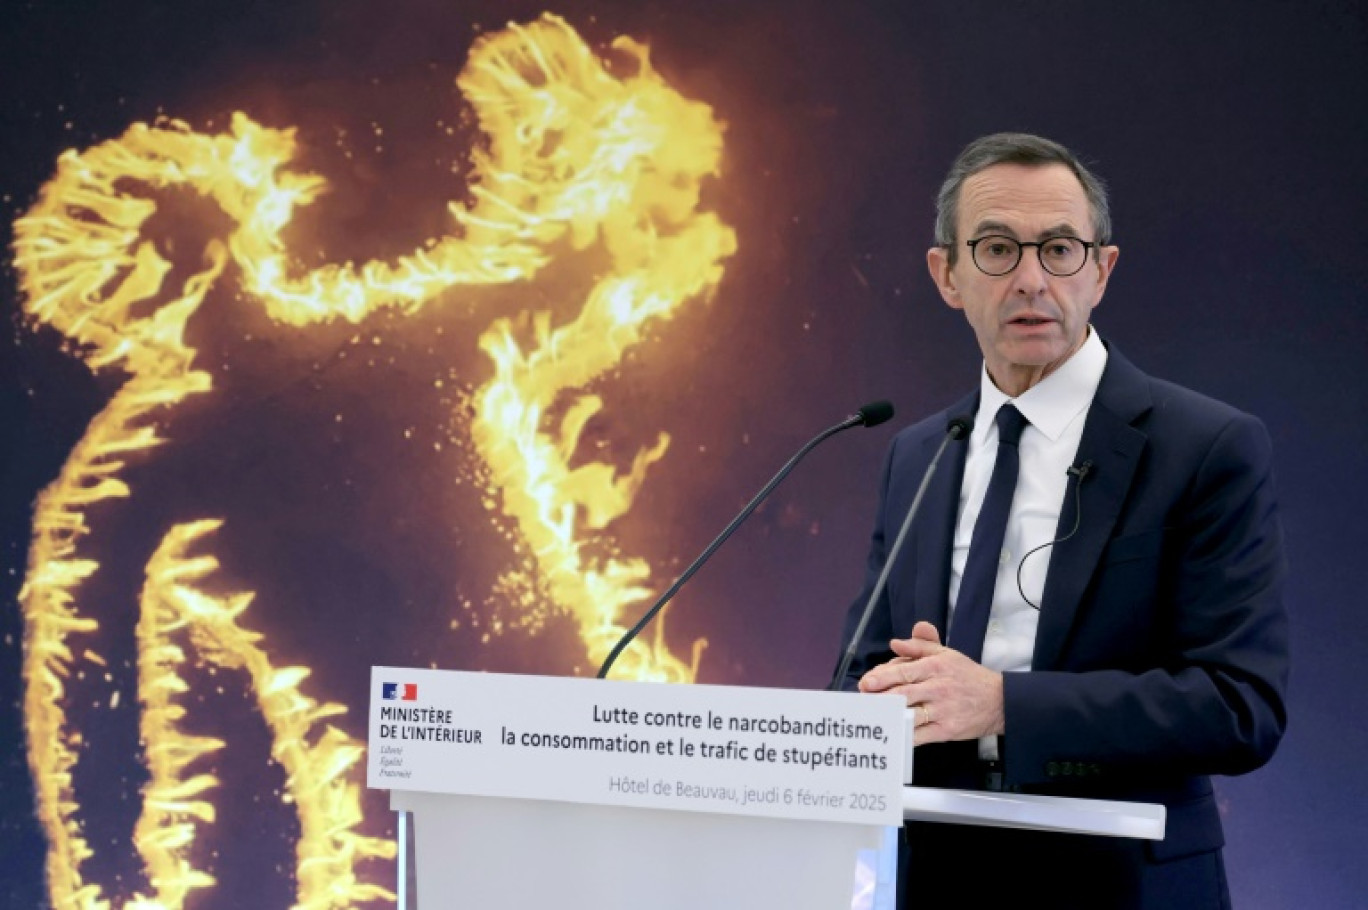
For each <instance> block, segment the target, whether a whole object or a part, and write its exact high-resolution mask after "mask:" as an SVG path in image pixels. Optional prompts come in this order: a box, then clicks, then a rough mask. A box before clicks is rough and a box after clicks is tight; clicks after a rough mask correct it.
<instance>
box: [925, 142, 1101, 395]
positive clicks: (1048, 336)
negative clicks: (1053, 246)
mask: <svg viewBox="0 0 1368 910" xmlns="http://www.w3.org/2000/svg"><path fill="white" fill-rule="evenodd" d="M956 223H957V227H956V230H957V237H956V243H957V244H958V249H957V254H958V255H957V258H956V261H955V264H954V265H953V266H952V265H951V264H950V258H949V255H948V252H947V251H946V250H944V249H942V248H940V247H934V248H932V249H931V250H930V251H929V252H928V253H927V265H928V267H929V268H930V270H931V278H932V280H934V281H935V282H936V286H937V287H938V288H939V289H940V292H941V296H942V297H944V298H945V302H946V303H947V304H949V305H950V306H952V307H954V308H955V309H957V310H963V311H964V315H965V318H967V319H968V320H969V325H970V326H972V327H973V329H974V334H975V335H976V336H977V337H978V343H979V348H980V349H981V350H982V351H983V358H984V361H985V362H986V364H987V366H988V374H989V375H990V376H992V378H993V381H994V382H995V383H996V384H997V386H998V388H1000V389H1002V391H1004V392H1006V393H1007V394H1008V395H1011V396H1016V395H1020V394H1021V393H1022V392H1024V391H1026V389H1029V388H1030V387H1031V386H1033V385H1035V384H1036V383H1037V382H1039V381H1040V380H1041V379H1044V378H1045V377H1046V376H1048V375H1049V374H1050V373H1052V372H1054V370H1055V369H1056V368H1058V367H1059V365H1060V364H1062V363H1063V362H1064V361H1065V360H1068V359H1069V357H1070V356H1072V354H1073V353H1074V352H1075V351H1077V350H1078V349H1079V347H1080V346H1082V344H1083V341H1084V339H1085V338H1086V337H1087V332H1088V316H1089V313H1090V312H1091V311H1092V308H1093V307H1095V306H1097V304H1098V303H1099V302H1100V301H1101V300H1102V292H1103V291H1104V290H1106V287H1107V278H1108V276H1110V275H1111V270H1112V268H1113V266H1115V265H1116V258H1117V256H1118V255H1119V250H1117V248H1116V247H1114V246H1111V247H1103V248H1101V250H1100V251H1094V252H1099V253H1100V255H1099V256H1096V257H1094V256H1093V255H1091V253H1090V254H1089V256H1088V260H1087V263H1086V264H1085V265H1084V266H1083V268H1082V269H1081V270H1080V271H1079V272H1078V273H1077V274H1075V275H1069V276H1067V277H1064V278H1061V277H1058V276H1056V275H1051V274H1050V273H1049V272H1047V271H1045V269H1044V268H1042V267H1041V264H1040V259H1039V257H1038V256H1037V255H1036V248H1035V247H1027V248H1025V249H1023V250H1022V256H1021V262H1020V263H1019V264H1018V265H1017V267H1016V268H1015V269H1014V270H1012V271H1011V272H1008V273H1007V274H1006V275H1001V276H997V277H994V276H991V275H985V274H984V273H983V272H981V271H979V269H978V267H977V266H975V265H974V260H973V257H972V255H970V249H969V247H967V246H965V245H964V243H965V241H967V240H974V239H976V238H979V237H983V236H986V235H989V234H998V235H1003V236H1007V237H1011V238H1013V239H1015V240H1019V241H1022V242H1032V241H1041V240H1046V239H1048V238H1051V237H1059V236H1069V237H1078V238H1080V239H1082V240H1094V239H1095V238H1094V232H1093V220H1092V211H1091V209H1090V207H1089V205H1088V201H1087V197H1086V196H1085V195H1084V194H1083V186H1082V184H1080V183H1079V182H1078V178H1077V177H1075V176H1074V174H1073V172H1072V171H1071V170H1069V169H1068V168H1067V167H1065V166H1064V165H1062V164H1051V165H1044V166H1040V167H1028V166H1025V165H1019V164H998V165H994V166H992V167H990V168H986V169H985V170H982V171H980V172H979V173H977V174H975V175H974V176H972V177H970V178H969V179H967V180H966V181H964V186H963V187H962V188H961V191H960V200H959V212H958V217H957V220H956Z"/></svg>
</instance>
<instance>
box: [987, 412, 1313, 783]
mask: <svg viewBox="0 0 1368 910" xmlns="http://www.w3.org/2000/svg"><path fill="white" fill-rule="evenodd" d="M1137 495H1147V494H1146V491H1143V490H1142V491H1137ZM1164 516H1165V520H1164V522H1163V527H1162V528H1156V529H1155V533H1154V534H1153V535H1152V538H1153V540H1154V546H1153V548H1152V550H1153V554H1154V562H1153V563H1152V564H1151V565H1152V567H1153V575H1154V576H1155V577H1154V579H1153V584H1154V591H1155V599H1154V602H1153V603H1152V605H1151V608H1152V610H1153V614H1152V615H1151V616H1149V617H1147V619H1146V622H1145V624H1144V626H1143V628H1144V629H1145V630H1146V635H1145V636H1144V637H1145V638H1146V639H1147V640H1146V642H1145V643H1143V644H1141V645H1139V646H1138V649H1139V653H1143V654H1144V657H1145V659H1144V660H1134V659H1133V658H1134V656H1135V653H1136V652H1131V653H1130V654H1127V655H1126V659H1122V660H1117V661H1115V662H1114V668H1113V666H1109V661H1108V655H1089V656H1088V659H1087V660H1086V661H1083V660H1082V659H1081V658H1080V657H1079V655H1073V656H1071V657H1070V656H1066V660H1065V661H1064V662H1063V664H1062V665H1061V666H1060V667H1059V668H1057V669H1046V670H1033V671H1032V672H1029V673H1008V674H1006V676H1005V678H1004V700H1005V713H1006V733H1005V736H1004V747H1005V753H1004V759H1005V765H1006V767H1005V771H1006V778H1007V781H1008V782H1009V783H1011V784H1015V785H1019V786H1020V785H1027V786H1029V785H1032V784H1042V783H1051V782H1053V783H1058V782H1061V779H1062V778H1072V779H1073V780H1074V781H1075V782H1078V783H1082V782H1084V780H1085V779H1087V778H1096V779H1097V783H1099V784H1100V783H1103V781H1104V780H1105V779H1107V778H1112V777H1113V776H1120V775H1123V776H1124V777H1125V778H1126V779H1129V780H1136V779H1137V778H1139V779H1144V778H1151V777H1152V778H1156V779H1164V778H1171V777H1172V776H1175V775H1195V774H1239V773H1244V772H1246V771H1250V770H1252V769H1254V768H1257V767H1259V766H1260V765H1262V764H1263V763H1264V762H1266V761H1267V760H1268V759H1269V758H1270V757H1271V756H1272V754H1273V751H1274V749H1275V748H1276V746H1277V744H1278V741H1279V740H1280V739H1281V737H1282V735H1283V732H1284V730H1285V729H1286V726H1287V708H1286V703H1285V694H1286V685H1287V675H1288V663H1289V656H1288V619H1287V615H1286V611H1285V609H1284V607H1283V603H1282V585H1283V579H1284V576H1285V559H1284V555H1283V544H1282V533H1281V529H1280V526H1279V523H1278V517H1277V505H1276V497H1275V493H1274V485H1273V476H1272V453H1271V446H1270V443H1269V439H1268V435H1267V432H1266V431H1265V429H1264V427H1263V425H1262V424H1261V423H1260V422H1259V421H1257V420H1256V419H1254V418H1252V417H1249V416H1248V415H1244V414H1238V415H1236V416H1234V417H1232V418H1230V419H1229V420H1228V422H1226V423H1225V424H1224V425H1223V426H1222V427H1221V428H1220V429H1219V431H1218V432H1216V433H1215V434H1214V436H1213V438H1212V443H1211V445H1210V446H1209V448H1208V449H1207V451H1206V453H1205V456H1204V457H1203V458H1201V459H1200V463H1199V464H1198V465H1197V467H1196V468H1195V470H1194V471H1192V472H1190V475H1189V477H1188V478H1186V482H1185V483H1184V484H1183V485H1182V488H1181V492H1179V493H1177V494H1176V495H1175V501H1174V503H1173V505H1172V507H1171V508H1168V509H1166V510H1165V511H1164ZM1134 537H1135V535H1132V539H1134ZM1111 563H1112V566H1111V568H1113V569H1115V568H1116V566H1117V564H1118V560H1117V559H1113V560H1112V561H1111ZM1108 571H1109V566H1108V565H1107V564H1106V561H1105V560H1104V564H1103V565H1102V566H1101V568H1100V569H1099V570H1098V575H1097V576H1095V577H1094V579H1093V584H1092V585H1091V588H1090V590H1093V591H1094V598H1095V600H1094V602H1093V603H1091V604H1086V605H1085V607H1084V609H1090V610H1092V611H1093V613H1092V618H1091V619H1090V620H1087V621H1094V622H1096V621H1098V618H1099V617H1105V616H1106V610H1107V605H1106V604H1105V603H1101V602H1100V601H1099V598H1101V597H1102V596H1103V595H1102V594H1099V593H1097V592H1107V591H1116V590H1117V587H1116V585H1115V583H1113V585H1112V587H1110V588H1108V587H1107V586H1106V585H1105V583H1104V582H1105V578H1104V577H1103V576H1105V574H1106V573H1107V572H1108ZM1128 571H1131V572H1135V571H1136V568H1135V565H1134V562H1133V561H1132V565H1131V568H1130V569H1129V570H1128ZM1142 571H1143V570H1142ZM1131 578H1134V579H1136V580H1140V579H1141V576H1139V575H1136V576H1131ZM1074 664H1079V665H1077V666H1076V665H1074Z"/></svg>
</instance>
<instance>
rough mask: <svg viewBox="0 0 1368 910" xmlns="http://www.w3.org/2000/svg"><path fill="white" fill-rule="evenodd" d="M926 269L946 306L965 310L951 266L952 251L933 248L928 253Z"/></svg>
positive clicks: (938, 247)
mask: <svg viewBox="0 0 1368 910" xmlns="http://www.w3.org/2000/svg"><path fill="white" fill-rule="evenodd" d="M926 269H927V271H929V272H930V273H931V280H932V281H934V282H935V283H936V289H937V290H939V291H940V295H941V298H942V299H944V300H945V303H946V305H947V306H949V307H951V308H953V309H956V310H962V309H964V302H963V301H962V300H961V299H960V293H959V287H958V286H957V285H956V284H955V275H954V267H953V266H951V265H950V251H949V250H947V249H946V248H945V247H943V246H933V247H931V249H929V250H927V251H926Z"/></svg>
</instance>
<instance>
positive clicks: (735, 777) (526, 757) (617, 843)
mask: <svg viewBox="0 0 1368 910" xmlns="http://www.w3.org/2000/svg"><path fill="white" fill-rule="evenodd" d="M909 727H910V719H908V712H906V711H905V709H904V707H903V705H902V702H901V700H900V699H898V698H896V697H895V696H887V697H876V696H868V697H864V696H862V697H858V698H857V697H852V696H850V695H849V694H846V693H830V692H806V691H802V692H799V691H792V690H772V689H770V690H766V689H742V688H736V687H725V686H669V685H664V684H656V683H626V682H616V681H606V680H585V679H566V678H547V677H525V676H499V675H497V674H475V673H460V672H445V671H435V670H411V669H400V668H383V667H377V668H374V669H373V671H372V703H371V741H370V749H369V755H368V784H369V785H370V786H371V787H378V788H382V789H388V790H389V791H390V804H391V806H392V808H394V809H396V810H398V811H403V812H410V813H412V819H413V825H414V844H415V855H414V860H415V864H416V871H417V899H418V900H417V906H418V907H419V908H421V910H437V908H458V907H459V908H464V907H503V908H521V907H528V908H540V907H558V908H584V910H590V908H592V910H639V908H641V907H651V908H653V910H698V908H708V910H724V908H731V907H735V908H748V910H750V908H766V907H775V908H784V910H809V908H810V910H832V908H848V907H850V906H851V901H852V894H853V891H854V887H855V877H856V868H857V861H859V860H861V858H863V860H864V862H866V864H867V863H868V862H869V860H870V858H871V857H873V856H874V855H875V853H876V851H878V850H879V849H880V846H881V844H882V843H883V842H884V841H885V834H886V832H887V831H888V830H889V829H890V827H891V826H896V825H898V824H901V822H902V820H903V819H915V820H922V821H932V822H937V821H939V822H954V823H958V824H984V825H998V826H1006V827H1019V828H1032V829H1035V830H1046V831H1067V832H1074V833H1087V834H1097V835H1108V836H1118V837H1138V838H1149V839H1161V838H1162V837H1163V830H1164V807H1163V806H1157V805H1149V804H1139V803H1118V802H1105V801H1098V800H1081V799H1064V798H1056V797H1042V796H1029V795H1021V794H999V793H980V792H972V791H954V790H940V789H932V788H922V787H911V786H905V784H904V780H908V779H910V777H911V769H910V762H911V747H910V742H911V736H910V729H909ZM690 746H692V751H688V747H690ZM686 752H687V754H685V753H686ZM880 765H882V766H880ZM914 861H915V860H914ZM403 874H404V873H403V871H402V870H401V875H403ZM401 910H403V908H402V906H401Z"/></svg>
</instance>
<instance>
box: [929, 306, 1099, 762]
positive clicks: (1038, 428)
mask: <svg viewBox="0 0 1368 910" xmlns="http://www.w3.org/2000/svg"><path fill="white" fill-rule="evenodd" d="M1106 366H1107V349H1106V348H1105V347H1104V346H1103V345H1102V342H1101V340H1100V339H1098V337H1097V333H1096V332H1094V331H1093V330H1092V329H1091V328H1089V330H1088V337H1087V339H1086V340H1085V341H1084V342H1083V346H1082V347H1081V348H1079V349H1078V351H1077V352H1075V353H1074V355H1073V356H1072V357H1070V358H1069V359H1068V360H1066V361H1064V363H1063V364H1061V365H1060V367H1059V368H1058V369H1057V370H1055V371H1054V372H1053V373H1051V374H1050V375H1049V376H1046V377H1045V378H1044V379H1042V380H1041V381H1040V382H1038V383H1036V384H1035V385H1034V386H1032V387H1031V388H1030V389H1028V390H1027V391H1025V392H1024V393H1022V395H1021V396H1020V397H1018V398H1008V397H1007V396H1006V395H1004V394H1003V393H1002V390H1001V389H999V388H998V387H997V386H996V385H994V384H993V380H992V379H991V378H990V377H989V376H988V368H987V366H986V365H985V366H984V368H983V375H982V377H981V379H980V394H979V408H978V413H977V414H976V415H975V416H974V432H973V433H971V434H970V436H969V451H968V452H967V453H966V455H965V462H964V482H963V483H962V484H961V485H960V499H959V518H958V519H957V521H956V523H955V538H954V549H953V553H952V556H951V561H950V605H949V615H950V622H951V624H953V623H954V615H955V601H956V600H957V599H958V597H959V588H960V579H961V578H962V576H963V574H964V564H965V562H966V560H968V558H969V542H970V540H971V539H972V538H973V535H974V523H975V522H976V521H978V516H979V511H980V510H981V509H982V508H983V497H984V495H985V494H986V493H987V491H988V481H989V479H990V478H991V477H992V475H993V464H994V462H995V461H996V460H997V444H998V431H997V423H996V421H995V420H994V418H995V417H996V415H997V412H998V409H999V408H1001V407H1002V405H1003V404H1005V403H1007V402H1008V401H1010V402H1011V403H1012V404H1014V405H1016V408H1017V410H1018V411H1020V412H1021V414H1022V416H1024V417H1025V418H1026V419H1027V420H1029V421H1030V426H1028V427H1026V429H1025V430H1024V431H1023V432H1022V434H1021V445H1020V448H1019V451H1020V453H1021V468H1020V471H1019V473H1018V475H1017V487H1016V493H1015V495H1014V496H1013V498H1012V509H1011V512H1010V513H1009V514H1008V517H1007V534H1006V536H1005V537H1004V538H1003V544H1002V558H1001V559H999V560H998V577H997V585H996V587H995V589H994V591H993V607H992V611H991V613H990V614H989V620H988V632H987V634H986V635H985V636H984V639H983V659H982V663H983V665H984V666H985V667H988V668H989V669H992V670H999V671H1002V672H1013V671H1024V670H1029V669H1031V657H1032V655H1033V654H1034V653H1035V636H1036V625H1037V623H1038V621H1039V619H1040V612H1039V610H1038V609H1036V607H1039V605H1040V600H1041V596H1042V595H1043V593H1044V591H1045V576H1046V572H1047V570H1048V569H1049V565H1050V554H1051V553H1052V552H1053V550H1052V548H1049V547H1047V548H1045V549H1043V550H1038V551H1036V552H1035V553H1032V554H1031V555H1030V557H1029V558H1027V559H1026V561H1025V564H1024V565H1023V564H1022V557H1023V556H1026V554H1027V553H1029V552H1030V551H1031V550H1033V549H1034V548H1036V547H1038V546H1040V545H1041V544H1045V543H1049V542H1050V541H1052V540H1054V538H1055V532H1056V529H1057V528H1058V525H1059V515H1060V511H1061V508H1062V506H1063V503H1064V494H1065V492H1066V491H1067V489H1068V479H1069V478H1068V474H1067V471H1068V469H1069V468H1070V467H1071V466H1072V465H1073V463H1074V458H1075V456H1076V455H1077V453H1078V441H1079V440H1080V439H1081V438H1082V436H1083V423H1084V420H1085V419H1086V417H1087V414H1088V407H1089V406H1090V405H1091V404H1092V400H1093V395H1094V394H1095V393H1096V392H1097V385H1098V383H1099V382H1101V381H1102V371H1103V370H1104V369H1105V368H1106ZM1018 566H1020V567H1021V588H1022V589H1023V590H1024V591H1025V592H1026V596H1027V597H1028V598H1030V601H1031V603H1034V604H1035V605H1036V607H1032V606H1031V605H1030V604H1028V603H1027V602H1026V601H1025V600H1024V599H1023V598H1022V596H1021V591H1020V590H1018V589H1017V567H1018ZM944 638H945V636H944V635H943V636H942V640H944ZM979 754H980V756H981V757H984V758H996V757H997V741H996V737H985V739H984V740H983V741H981V742H980V746H979Z"/></svg>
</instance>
